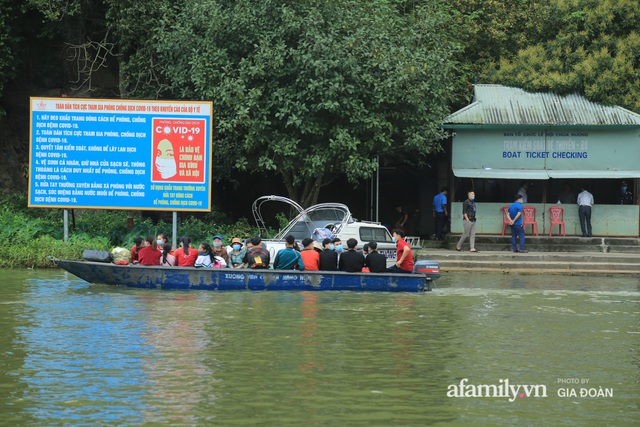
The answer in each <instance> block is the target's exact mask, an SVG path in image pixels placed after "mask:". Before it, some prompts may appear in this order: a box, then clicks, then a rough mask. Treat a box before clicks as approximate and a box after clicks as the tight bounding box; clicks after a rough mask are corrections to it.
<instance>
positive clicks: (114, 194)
mask: <svg viewBox="0 0 640 427" xmlns="http://www.w3.org/2000/svg"><path fill="white" fill-rule="evenodd" d="M212 115H213V104H212V103H211V102H191V101H187V102H185V101H133V100H104V99H72V98H55V99H53V98H31V127H30V137H31V145H30V150H29V206H30V207H48V208H96V209H127V210H129V209H131V210H171V211H210V210H211V185H210V184H211V128H212Z"/></svg>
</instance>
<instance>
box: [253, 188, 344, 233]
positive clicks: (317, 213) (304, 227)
mask: <svg viewBox="0 0 640 427" xmlns="http://www.w3.org/2000/svg"><path fill="white" fill-rule="evenodd" d="M266 202H281V203H285V204H288V205H289V206H290V207H292V208H293V209H295V210H296V211H297V212H298V214H297V215H296V216H295V217H294V218H293V219H291V220H290V221H289V224H288V225H287V226H286V227H285V228H283V229H282V230H280V231H279V232H278V234H276V236H275V237H274V238H273V240H284V238H285V237H286V236H287V235H288V234H293V235H294V236H296V239H301V238H302V237H301V236H302V235H304V236H305V237H311V236H313V234H314V232H315V231H316V229H318V228H326V229H328V230H330V231H331V233H333V234H334V235H337V234H338V233H340V231H341V230H342V229H343V228H344V227H345V226H346V225H347V224H350V223H352V222H355V221H356V220H355V219H354V218H353V216H352V214H351V211H350V210H349V208H348V207H347V205H344V204H342V203H320V204H317V205H313V206H310V207H308V208H306V209H305V208H303V207H302V206H300V205H299V204H298V203H296V202H295V201H293V200H291V199H289V198H288V197H284V196H276V195H271V196H262V197H259V198H258V199H256V201H255V202H253V205H252V208H251V210H252V211H253V218H254V219H255V221H256V225H257V227H258V230H259V232H260V233H261V235H263V234H266V232H267V227H266V224H265V222H264V218H263V215H262V212H261V207H262V205H263V204H264V203H266ZM322 213H325V215H323V214H322Z"/></svg>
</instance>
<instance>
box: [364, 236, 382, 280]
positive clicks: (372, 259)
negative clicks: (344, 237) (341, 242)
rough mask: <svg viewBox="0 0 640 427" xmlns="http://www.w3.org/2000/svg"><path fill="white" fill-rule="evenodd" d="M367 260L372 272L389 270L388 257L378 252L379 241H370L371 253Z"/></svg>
mask: <svg viewBox="0 0 640 427" xmlns="http://www.w3.org/2000/svg"><path fill="white" fill-rule="evenodd" d="M366 261H367V267H369V271H370V272H371V273H386V272H387V257H386V256H384V255H382V254H381V253H380V252H378V243H377V242H369V255H367V258H366Z"/></svg>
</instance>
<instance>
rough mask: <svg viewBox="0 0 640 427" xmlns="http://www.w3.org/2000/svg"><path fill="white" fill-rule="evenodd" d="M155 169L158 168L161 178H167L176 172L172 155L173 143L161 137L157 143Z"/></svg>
mask: <svg viewBox="0 0 640 427" xmlns="http://www.w3.org/2000/svg"><path fill="white" fill-rule="evenodd" d="M156 169H158V172H159V173H160V176H161V177H162V179H169V178H171V177H173V176H175V174H176V173H178V172H177V167H176V159H175V157H174V155H173V144H171V142H169V140H168V139H163V140H162V141H160V142H159V143H158V149H157V151H156Z"/></svg>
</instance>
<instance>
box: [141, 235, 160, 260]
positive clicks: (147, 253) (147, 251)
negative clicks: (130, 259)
mask: <svg viewBox="0 0 640 427" xmlns="http://www.w3.org/2000/svg"><path fill="white" fill-rule="evenodd" d="M146 242H147V245H146V246H145V247H144V248H142V249H140V251H138V261H139V262H140V265H160V257H161V256H162V252H160V249H158V243H157V242H156V239H155V237H153V235H152V234H149V235H148V236H147V238H146Z"/></svg>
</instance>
